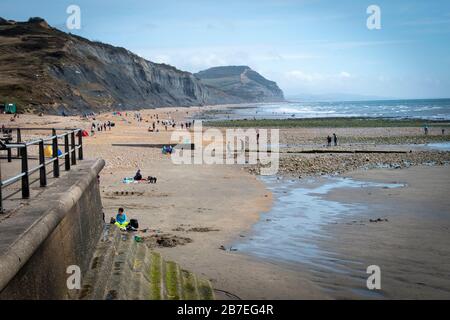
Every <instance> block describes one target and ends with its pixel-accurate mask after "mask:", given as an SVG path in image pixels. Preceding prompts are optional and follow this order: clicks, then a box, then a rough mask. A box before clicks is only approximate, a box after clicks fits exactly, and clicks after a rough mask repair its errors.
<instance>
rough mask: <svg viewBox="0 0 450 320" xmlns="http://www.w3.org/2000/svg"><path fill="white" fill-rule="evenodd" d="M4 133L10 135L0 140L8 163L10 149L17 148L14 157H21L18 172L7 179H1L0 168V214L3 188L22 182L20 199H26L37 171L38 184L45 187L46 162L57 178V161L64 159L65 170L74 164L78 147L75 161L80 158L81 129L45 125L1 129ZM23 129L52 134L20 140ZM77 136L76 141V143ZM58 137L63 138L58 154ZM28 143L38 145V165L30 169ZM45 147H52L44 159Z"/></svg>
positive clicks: (58, 167) (10, 157) (58, 172)
mask: <svg viewBox="0 0 450 320" xmlns="http://www.w3.org/2000/svg"><path fill="white" fill-rule="evenodd" d="M0 130H1V131H3V132H8V133H9V136H8V138H7V139H5V142H2V143H1V150H2V151H5V150H6V152H7V159H8V162H12V149H17V159H21V172H20V173H19V174H17V175H15V176H13V177H10V178H8V179H6V180H2V179H1V168H0V213H2V212H3V205H2V203H3V194H2V189H3V188H4V187H7V186H9V185H12V184H14V183H16V182H19V181H21V188H20V190H21V191H22V198H24V199H28V198H29V197H30V175H32V174H33V173H35V172H36V171H39V181H40V186H41V187H45V186H46V185H47V168H46V166H47V165H49V164H53V177H55V178H58V177H59V176H60V163H59V160H60V159H62V158H64V167H65V170H66V171H69V170H70V167H71V166H73V165H76V164H77V154H76V153H77V150H78V160H83V130H82V129H54V128H53V129H46V128H2V129H0ZM25 130H29V131H32V130H39V131H43V130H52V135H51V136H49V137H45V138H41V139H35V140H31V141H26V142H22V132H23V131H25ZM63 130H64V131H65V132H64V133H62V134H57V131H63ZM14 131H15V132H16V141H15V142H12V143H10V142H11V141H12V135H13V132H14ZM76 137H77V138H78V143H76ZM58 139H64V142H63V145H64V152H61V153H60V154H58V151H59V149H58V147H59V143H58ZM30 146H38V161H39V165H37V166H35V167H33V168H29V167H28V164H29V163H28V160H29V159H30V157H29V153H28V150H29V149H28V148H29V147H30ZM45 146H51V147H52V148H51V150H52V151H51V152H52V154H51V157H50V158H49V159H46V157H45Z"/></svg>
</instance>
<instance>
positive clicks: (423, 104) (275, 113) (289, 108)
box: [201, 99, 450, 120]
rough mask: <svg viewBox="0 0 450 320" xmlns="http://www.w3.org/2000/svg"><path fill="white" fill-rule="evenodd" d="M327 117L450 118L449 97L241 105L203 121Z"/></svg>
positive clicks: (207, 115)
mask: <svg viewBox="0 0 450 320" xmlns="http://www.w3.org/2000/svg"><path fill="white" fill-rule="evenodd" d="M326 117H375V118H394V119H426V120H450V99H421V100H372V101H335V102H301V101H291V102H283V103H265V104H251V105H243V106H239V107H235V108H230V109H225V110H223V111H214V113H208V112H207V113H204V114H203V115H202V116H201V118H202V119H203V120H225V119H231V120H236V119H301V118H326Z"/></svg>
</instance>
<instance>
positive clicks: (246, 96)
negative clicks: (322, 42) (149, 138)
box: [0, 18, 282, 114]
mask: <svg viewBox="0 0 450 320" xmlns="http://www.w3.org/2000/svg"><path fill="white" fill-rule="evenodd" d="M204 73H205V72H201V73H199V74H197V76H194V75H193V74H191V73H189V72H184V71H181V70H178V69H176V68H175V67H172V66H169V65H165V64H158V63H153V62H151V61H148V60H145V59H143V58H141V57H139V56H137V55H136V54H133V53H132V52H130V51H128V50H126V49H124V48H121V47H114V46H112V45H108V44H104V43H100V42H93V41H89V40H87V39H85V38H82V37H79V36H76V35H72V34H67V33H64V32H62V31H60V30H58V29H55V28H52V27H51V26H49V25H48V24H47V22H46V21H45V20H43V19H41V18H30V19H29V20H28V21H27V22H15V21H11V20H5V19H2V18H0V75H1V77H0V102H15V103H16V104H17V106H18V110H19V111H22V112H41V111H42V112H46V113H61V112H62V111H64V112H66V113H68V114H73V113H83V112H89V111H96V112H101V111H108V110H115V109H120V110H126V109H141V108H155V107H164V106H192V105H200V106H201V105H211V104H227V103H243V102H258V101H268V100H271V99H273V98H276V99H280V97H282V92H281V90H279V89H278V87H277V86H276V84H275V83H274V82H271V81H268V80H266V79H264V78H263V77H261V76H260V75H258V74H257V73H256V72H254V71H252V70H251V69H249V68H247V69H246V70H245V71H244V72H242V73H241V78H242V81H241V86H242V88H239V86H240V85H239V84H238V83H233V85H232V88H231V89H230V87H229V86H228V85H226V86H223V88H222V86H221V85H219V83H218V82H214V81H209V80H204V79H201V78H202V75H204ZM236 76H237V75H236ZM277 89H278V91H277Z"/></svg>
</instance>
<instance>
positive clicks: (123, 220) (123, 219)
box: [114, 208, 129, 230]
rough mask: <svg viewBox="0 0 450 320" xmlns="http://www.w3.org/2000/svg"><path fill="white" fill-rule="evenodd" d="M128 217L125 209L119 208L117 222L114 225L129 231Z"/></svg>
mask: <svg viewBox="0 0 450 320" xmlns="http://www.w3.org/2000/svg"><path fill="white" fill-rule="evenodd" d="M128 223H129V222H128V221H127V215H126V214H125V212H124V210H123V208H119V210H118V213H117V216H116V222H115V223H114V224H115V225H116V226H118V227H119V228H120V229H121V230H127V225H128Z"/></svg>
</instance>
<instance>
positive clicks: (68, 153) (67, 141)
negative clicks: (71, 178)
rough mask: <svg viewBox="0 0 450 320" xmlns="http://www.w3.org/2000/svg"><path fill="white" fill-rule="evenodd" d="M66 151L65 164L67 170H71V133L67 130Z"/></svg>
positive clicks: (65, 138)
mask: <svg viewBox="0 0 450 320" xmlns="http://www.w3.org/2000/svg"><path fill="white" fill-rule="evenodd" d="M64 153H65V154H66V155H65V158H64V165H65V168H66V171H69V170H70V150H69V133H68V132H66V134H65V135H64Z"/></svg>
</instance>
